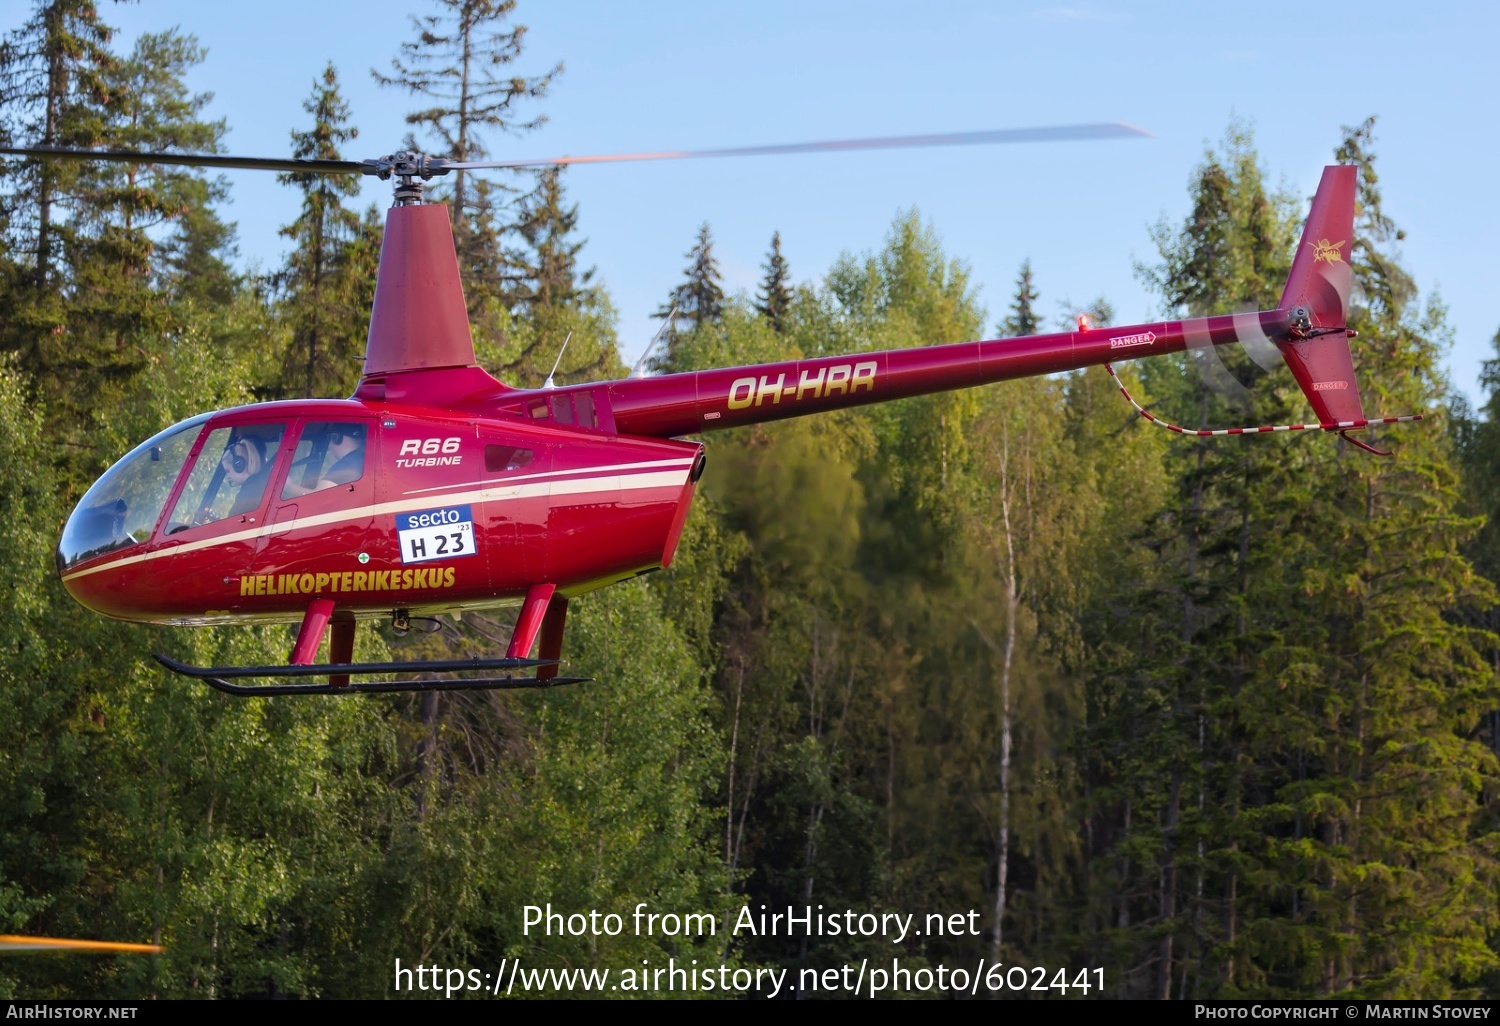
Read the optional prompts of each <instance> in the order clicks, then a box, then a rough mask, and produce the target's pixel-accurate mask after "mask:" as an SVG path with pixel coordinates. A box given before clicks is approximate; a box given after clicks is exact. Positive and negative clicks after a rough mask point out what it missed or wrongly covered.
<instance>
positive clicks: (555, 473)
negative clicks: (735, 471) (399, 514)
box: [401, 457, 696, 495]
mask: <svg viewBox="0 0 1500 1026" xmlns="http://www.w3.org/2000/svg"><path fill="white" fill-rule="evenodd" d="M695 458H696V457H688V458H686V459H678V460H650V461H648V462H645V463H621V464H618V465H616V466H610V467H575V468H573V469H572V470H547V471H543V472H541V473H537V474H512V475H510V476H508V477H505V478H495V477H491V478H482V479H480V480H478V481H460V482H459V483H458V484H446V485H437V486H436V487H433V488H413V489H412V490H411V491H407V492H402V493H401V494H402V495H421V494H422V493H424V492H441V491H444V490H446V489H449V488H471V487H475V486H483V485H487V484H493V483H495V482H496V481H500V480H504V481H505V482H506V483H514V482H516V481H534V480H540V479H542V478H548V477H566V476H568V475H569V474H572V475H574V476H581V475H583V474H618V473H619V472H620V471H622V470H625V471H633V470H644V469H646V468H647V467H690V466H692V465H693V460H694V459H695Z"/></svg>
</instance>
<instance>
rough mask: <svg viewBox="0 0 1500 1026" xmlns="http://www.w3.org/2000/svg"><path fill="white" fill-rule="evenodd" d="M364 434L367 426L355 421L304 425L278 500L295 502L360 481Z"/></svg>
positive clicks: (363, 464) (362, 467) (363, 474)
mask: <svg viewBox="0 0 1500 1026" xmlns="http://www.w3.org/2000/svg"><path fill="white" fill-rule="evenodd" d="M368 434H369V430H368V425H366V424H363V423H361V422H359V421H332V422H328V421H324V422H315V423H311V424H308V425H307V426H306V427H305V428H303V430H302V437H301V439H299V440H298V442H297V451H296V453H295V454H294V455H293V456H292V469H291V470H290V471H289V472H288V473H287V476H286V485H285V486H284V487H283V488H282V489H281V497H282V498H283V499H295V498H297V497H298V496H299V495H307V494H309V493H311V492H320V491H323V490H324V489H325V488H334V487H337V486H338V485H348V484H353V483H354V482H355V481H358V480H359V479H360V478H362V477H364V476H365V448H366V444H365V443H366V438H367V435H368Z"/></svg>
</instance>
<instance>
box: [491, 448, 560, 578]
mask: <svg viewBox="0 0 1500 1026" xmlns="http://www.w3.org/2000/svg"><path fill="white" fill-rule="evenodd" d="M479 444H480V449H481V452H482V457H481V458H482V459H483V461H484V463H483V467H484V513H483V517H482V521H483V527H482V530H483V537H484V542H485V544H486V546H487V547H488V550H489V562H490V579H491V581H492V583H493V585H494V587H495V588H496V590H498V591H516V590H520V591H524V590H525V589H526V587H527V586H529V585H531V584H534V583H536V582H537V581H539V580H541V578H540V576H538V575H540V574H541V572H542V570H543V559H542V557H543V554H544V552H545V550H546V545H547V505H548V501H549V496H550V483H549V471H551V469H552V447H551V446H549V445H545V444H543V443H542V442H541V440H540V439H537V438H527V437H524V436H520V435H516V434H512V433H510V432H507V431H504V430H497V429H494V428H490V427H487V426H486V427H481V429H480V431H479Z"/></svg>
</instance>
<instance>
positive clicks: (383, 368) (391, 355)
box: [364, 203, 475, 377]
mask: <svg viewBox="0 0 1500 1026" xmlns="http://www.w3.org/2000/svg"><path fill="white" fill-rule="evenodd" d="M473 366H475V362H474V339H473V336H472V335H471V334H470V332H469V311H468V307H467V306H466V305H465V304H464V288H463V281H462V279H461V278H460V277H459V273H458V254H457V252H455V250H454V248H453V228H452V226H451V224H450V223H449V220H448V207H447V205H446V204H443V203H432V204H428V205H425V206H423V205H416V206H399V207H392V208H391V209H390V213H389V214H388V215H387V217H386V221H385V241H384V242H383V243H382V245H381V247H380V273H379V275H378V276H377V277H376V279H375V306H374V309H373V310H371V312H370V336H369V341H368V342H367V343H366V344H365V371H364V373H365V377H370V376H371V375H375V374H387V373H392V372H396V371H412V370H428V369H432V368H437V367H473Z"/></svg>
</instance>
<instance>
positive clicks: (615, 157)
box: [442, 121, 1151, 171]
mask: <svg viewBox="0 0 1500 1026" xmlns="http://www.w3.org/2000/svg"><path fill="white" fill-rule="evenodd" d="M1150 135H1151V133H1150V132H1148V131H1146V130H1145V129H1143V128H1137V127H1136V126H1134V125H1128V124H1126V123H1125V122H1123V121H1108V122H1103V123H1100V124H1094V125H1055V126H1052V127H1049V128H1001V129H997V130H994V131H989V132H948V133H944V134H939V135H893V136H883V137H880V138H875V139H834V140H824V141H822V142H805V143H785V144H782V145H779V146H736V147H732V148H730V149H723V150H662V151H659V152H655V153H609V154H601V155H598V156H592V157H544V158H540V159H537V160H467V161H457V160H452V161H450V160H445V161H443V162H442V164H443V168H444V170H451V171H457V170H472V169H480V168H489V167H552V166H564V167H565V166H567V165H569V164H611V163H619V162H623V161H632V160H684V159H688V158H693V157H760V156H771V155H774V154H789V153H826V152H830V151H837V150H894V149H909V148H913V147H919V146H978V145H987V144H993V143H1023V142H1065V141H1069V140H1075V139H1135V138H1141V137H1150Z"/></svg>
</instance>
